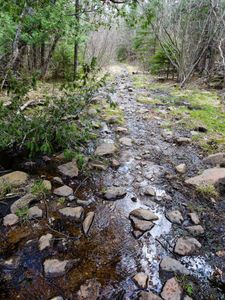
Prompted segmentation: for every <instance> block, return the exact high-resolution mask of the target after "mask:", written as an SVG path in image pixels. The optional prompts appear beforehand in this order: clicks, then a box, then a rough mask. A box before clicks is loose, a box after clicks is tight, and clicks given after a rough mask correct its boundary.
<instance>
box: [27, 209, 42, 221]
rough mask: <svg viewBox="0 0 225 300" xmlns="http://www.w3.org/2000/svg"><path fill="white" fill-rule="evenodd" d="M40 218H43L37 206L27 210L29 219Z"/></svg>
mask: <svg viewBox="0 0 225 300" xmlns="http://www.w3.org/2000/svg"><path fill="white" fill-rule="evenodd" d="M42 216H43V211H42V210H41V209H40V208H39V207H38V206H33V207H31V208H29V209H28V217H29V219H32V218H42Z"/></svg>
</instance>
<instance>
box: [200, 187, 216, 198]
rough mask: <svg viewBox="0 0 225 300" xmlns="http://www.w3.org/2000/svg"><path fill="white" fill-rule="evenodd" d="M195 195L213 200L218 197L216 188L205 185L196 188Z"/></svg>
mask: <svg viewBox="0 0 225 300" xmlns="http://www.w3.org/2000/svg"><path fill="white" fill-rule="evenodd" d="M196 191H197V193H198V194H199V195H200V196H202V197H204V198H206V199H210V198H215V199H217V198H218V197H219V193H218V192H217V190H216V188H215V187H214V185H212V184H207V185H201V186H199V187H197V188H196Z"/></svg>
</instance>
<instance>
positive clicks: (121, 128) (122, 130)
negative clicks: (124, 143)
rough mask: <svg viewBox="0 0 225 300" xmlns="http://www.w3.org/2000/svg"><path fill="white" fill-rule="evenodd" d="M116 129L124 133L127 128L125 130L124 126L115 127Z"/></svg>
mask: <svg viewBox="0 0 225 300" xmlns="http://www.w3.org/2000/svg"><path fill="white" fill-rule="evenodd" d="M116 131H117V132H121V133H126V132H127V131H128V130H127V128H124V127H117V128H116Z"/></svg>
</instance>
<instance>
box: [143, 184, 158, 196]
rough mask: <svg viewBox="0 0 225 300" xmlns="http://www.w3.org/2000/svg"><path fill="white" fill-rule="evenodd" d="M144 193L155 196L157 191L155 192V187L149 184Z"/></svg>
mask: <svg viewBox="0 0 225 300" xmlns="http://www.w3.org/2000/svg"><path fill="white" fill-rule="evenodd" d="M144 194H145V195H146V196H155V194H156V192H155V189H154V188H153V187H150V186H148V187H146V188H145V189H144Z"/></svg>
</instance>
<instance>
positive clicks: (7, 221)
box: [3, 214, 19, 226]
mask: <svg viewBox="0 0 225 300" xmlns="http://www.w3.org/2000/svg"><path fill="white" fill-rule="evenodd" d="M18 222H19V218H18V217H17V215H15V214H9V215H7V216H5V217H4V218H3V225H4V226H13V225H16V224H17V223H18Z"/></svg>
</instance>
